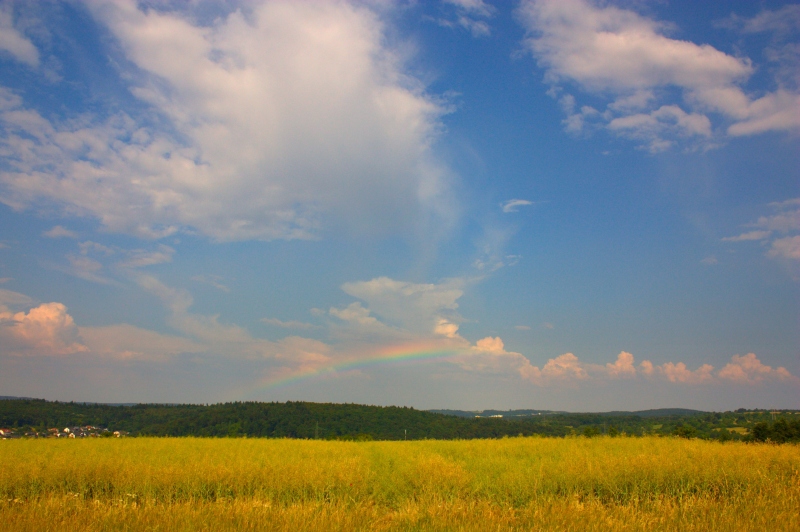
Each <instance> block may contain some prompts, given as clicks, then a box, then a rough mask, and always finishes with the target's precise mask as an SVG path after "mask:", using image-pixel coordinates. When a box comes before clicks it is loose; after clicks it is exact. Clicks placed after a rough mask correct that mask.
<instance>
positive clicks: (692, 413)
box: [604, 408, 708, 417]
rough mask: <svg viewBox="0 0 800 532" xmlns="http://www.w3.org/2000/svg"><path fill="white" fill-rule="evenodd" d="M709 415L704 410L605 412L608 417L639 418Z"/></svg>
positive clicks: (676, 409)
mask: <svg viewBox="0 0 800 532" xmlns="http://www.w3.org/2000/svg"><path fill="white" fill-rule="evenodd" d="M702 414H708V412H705V411H703V410H692V409H690V408H655V409H652V410H635V411H633V412H625V411H623V410H615V411H613V412H604V415H606V416H639V417H667V416H699V415H702Z"/></svg>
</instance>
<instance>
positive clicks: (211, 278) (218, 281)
mask: <svg viewBox="0 0 800 532" xmlns="http://www.w3.org/2000/svg"><path fill="white" fill-rule="evenodd" d="M190 279H191V280H192V281H194V282H196V283H201V284H207V285H209V286H213V287H214V288H216V289H217V290H220V291H221V292H225V293H226V294H227V293H228V292H230V291H231V289H230V288H228V287H227V286H226V285H225V284H223V283H222V280H223V278H222V277H221V276H219V275H193V276H192V277H190Z"/></svg>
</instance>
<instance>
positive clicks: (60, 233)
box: [42, 225, 78, 238]
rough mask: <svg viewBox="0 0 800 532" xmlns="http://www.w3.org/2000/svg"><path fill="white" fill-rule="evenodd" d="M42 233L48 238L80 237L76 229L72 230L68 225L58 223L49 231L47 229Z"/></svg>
mask: <svg viewBox="0 0 800 532" xmlns="http://www.w3.org/2000/svg"><path fill="white" fill-rule="evenodd" d="M42 235H44V236H46V237H47V238H78V235H77V233H75V231H70V230H69V229H67V228H66V227H63V226H60V225H56V226H55V227H53V228H52V229H50V230H49V231H45V232H44V233H42Z"/></svg>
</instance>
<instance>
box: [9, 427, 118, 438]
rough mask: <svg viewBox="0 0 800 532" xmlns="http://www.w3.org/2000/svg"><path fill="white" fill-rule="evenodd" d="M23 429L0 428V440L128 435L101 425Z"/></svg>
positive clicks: (116, 436)
mask: <svg viewBox="0 0 800 532" xmlns="http://www.w3.org/2000/svg"><path fill="white" fill-rule="evenodd" d="M29 429H30V430H25V429H11V428H0V440H15V439H20V438H31V439H34V438H122V437H125V436H127V435H128V433H127V432H125V431H124V430H115V431H111V430H109V429H107V428H103V427H95V426H92V425H86V426H84V427H64V428H63V429H59V428H51V429H47V430H46V431H40V432H37V431H35V430H33V428H32V427H30V428H29Z"/></svg>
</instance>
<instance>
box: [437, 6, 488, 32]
mask: <svg viewBox="0 0 800 532" xmlns="http://www.w3.org/2000/svg"><path fill="white" fill-rule="evenodd" d="M443 3H444V4H446V5H450V6H452V7H453V8H454V9H453V11H454V13H453V15H452V17H450V18H442V19H439V20H438V23H439V24H440V25H442V26H445V27H448V28H454V27H460V28H463V29H465V30H467V31H469V32H470V33H471V34H472V36H473V37H488V36H489V35H490V34H491V28H490V27H489V23H488V22H487V21H486V19H490V18H492V17H493V16H494V13H495V8H494V6H491V5H489V4H487V3H486V2H484V1H483V0H443Z"/></svg>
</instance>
